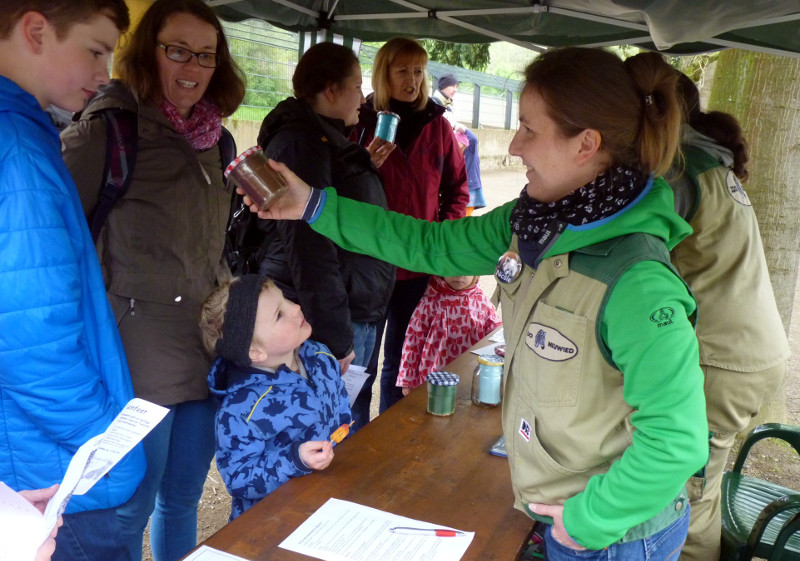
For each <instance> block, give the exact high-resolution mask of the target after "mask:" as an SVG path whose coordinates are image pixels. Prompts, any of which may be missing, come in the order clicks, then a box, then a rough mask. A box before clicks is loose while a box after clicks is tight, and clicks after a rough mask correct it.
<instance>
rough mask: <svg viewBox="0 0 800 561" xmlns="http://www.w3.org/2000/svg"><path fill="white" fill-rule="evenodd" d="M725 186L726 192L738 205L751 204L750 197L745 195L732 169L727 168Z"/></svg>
mask: <svg viewBox="0 0 800 561" xmlns="http://www.w3.org/2000/svg"><path fill="white" fill-rule="evenodd" d="M725 186H726V187H727V188H728V194H729V195H730V196H731V198H732V199H733V200H734V201H736V202H737V203H739V204H740V205H744V206H752V204H750V197H748V196H747V193H746V192H745V190H744V187H742V184H741V183H739V178H738V177H736V174H735V173H733V171H732V170H729V171H728V175H726V176H725Z"/></svg>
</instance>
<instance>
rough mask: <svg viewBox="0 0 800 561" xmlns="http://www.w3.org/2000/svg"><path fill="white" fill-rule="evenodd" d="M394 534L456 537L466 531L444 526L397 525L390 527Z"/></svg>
mask: <svg viewBox="0 0 800 561" xmlns="http://www.w3.org/2000/svg"><path fill="white" fill-rule="evenodd" d="M389 531H390V532H391V533H393V534H405V535H409V536H436V537H439V538H455V537H456V536H463V535H464V532H462V531H461V530H448V529H443V528H407V527H404V526H395V527H393V528H389Z"/></svg>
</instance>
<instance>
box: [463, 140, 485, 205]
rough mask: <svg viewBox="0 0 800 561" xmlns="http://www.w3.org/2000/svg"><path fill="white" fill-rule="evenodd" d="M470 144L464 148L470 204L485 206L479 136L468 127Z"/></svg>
mask: <svg viewBox="0 0 800 561" xmlns="http://www.w3.org/2000/svg"><path fill="white" fill-rule="evenodd" d="M465 132H466V135H467V138H468V139H469V146H467V149H466V150H464V165H465V166H466V168H467V183H468V185H469V206H471V207H475V208H483V207H485V206H486V199H484V197H483V182H482V181H481V160H480V156H479V155H478V137H477V136H475V133H474V132H472V131H471V130H469V129H467V130H466V131H465Z"/></svg>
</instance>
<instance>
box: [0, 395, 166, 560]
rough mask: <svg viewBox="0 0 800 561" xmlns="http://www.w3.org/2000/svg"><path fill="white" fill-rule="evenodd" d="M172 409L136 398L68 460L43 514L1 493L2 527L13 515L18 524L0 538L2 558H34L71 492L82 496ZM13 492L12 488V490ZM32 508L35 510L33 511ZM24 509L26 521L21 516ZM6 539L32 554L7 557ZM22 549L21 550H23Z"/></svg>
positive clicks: (0, 558) (62, 510) (14, 494)
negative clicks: (62, 476) (20, 545)
mask: <svg viewBox="0 0 800 561" xmlns="http://www.w3.org/2000/svg"><path fill="white" fill-rule="evenodd" d="M168 412H169V409H167V408H166V407H161V406H160V405H156V404H155V403H150V402H149V401H145V400H144V399H139V398H134V399H132V400H130V401H129V402H128V403H127V404H126V405H125V407H124V408H123V409H122V411H121V412H120V414H119V415H117V417H116V418H115V419H114V420H113V421H112V422H111V424H110V425H109V426H108V428H107V429H106V430H105V432H103V433H102V434H98V435H97V436H95V437H94V438H90V439H89V440H88V441H86V442H85V443H84V444H83V446H81V447H80V448H78V451H77V452H75V455H74V456H73V457H72V460H71V461H70V463H69V467H68V468H67V472H66V474H64V478H63V480H62V481H61V484H60V486H59V488H58V491H57V492H56V494H55V495H53V498H51V499H50V501H49V502H48V503H47V508H45V511H44V516H42V515H41V514H40V513H39V511H37V510H36V509H35V508H33V507H32V506H31V507H30V509H28V508H25V507H24V506H22V505H21V503H20V502H19V501H22V502H24V503H25V504H27V505H28V506H30V504H29V503H27V502H26V501H25V499H23V498H22V497H21V496H19V495H18V494H17V493H14V492H13V491H11V492H9V493H5V494H4V495H0V528H5V527H8V521H9V520H11V519H12V518H13V519H14V520H15V522H18V524H15V525H14V527H15V528H17V530H16V532H15V534H14V535H13V536H11V537H9V538H4V537H0V560H5V559H9V560H10V559H14V561H29V560H32V559H33V554H35V552H36V549H38V547H39V545H41V544H42V543H44V541H45V539H47V537H48V536H49V535H50V532H52V531H53V528H54V527H55V525H56V524H57V522H58V517H59V516H60V515H61V514H62V513H63V512H64V509H65V508H66V507H67V503H68V502H69V499H70V497H72V495H83V494H85V493H86V492H87V491H89V489H91V488H92V486H93V485H94V484H95V483H97V481H99V480H100V478H101V477H103V476H104V475H105V474H106V473H108V472H109V471H110V470H111V468H113V467H114V466H115V465H116V464H117V463H118V462H119V461H120V460H121V459H122V458H123V457H124V456H125V454H127V453H128V452H130V451H131V450H132V449H133V447H134V446H136V444H138V443H139V442H140V441H141V440H142V438H144V437H145V435H146V434H147V433H149V432H150V431H151V430H152V429H153V427H155V426H156V425H157V424H158V423H160V422H161V420H162V419H163V418H164V417H165V416H166V414H167V413H168ZM9 491H10V490H9ZM31 509H33V512H31ZM20 512H24V513H25V516H24V521H23V519H21V518H20ZM7 540H12V541H14V542H16V543H17V544H24V545H25V549H28V547H27V546H28V545H29V544H33V546H34V547H33V549H32V550H31V551H32V553H33V554H28V555H24V556H17V557H5V556H4V555H5V553H6V552H7V547H10V546H9V545H8V544H6V541H7ZM20 551H21V550H20Z"/></svg>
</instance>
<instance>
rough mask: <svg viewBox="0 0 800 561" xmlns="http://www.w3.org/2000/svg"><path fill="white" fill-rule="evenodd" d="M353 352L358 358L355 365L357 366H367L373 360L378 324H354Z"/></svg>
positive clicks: (354, 362) (354, 361)
mask: <svg viewBox="0 0 800 561" xmlns="http://www.w3.org/2000/svg"><path fill="white" fill-rule="evenodd" d="M352 325H353V351H354V352H355V353H356V358H354V359H353V364H355V365H356V366H367V364H369V360H370V359H371V358H372V349H373V347H375V334H376V332H377V330H378V323H377V322H374V323H356V322H353V324H352Z"/></svg>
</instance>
